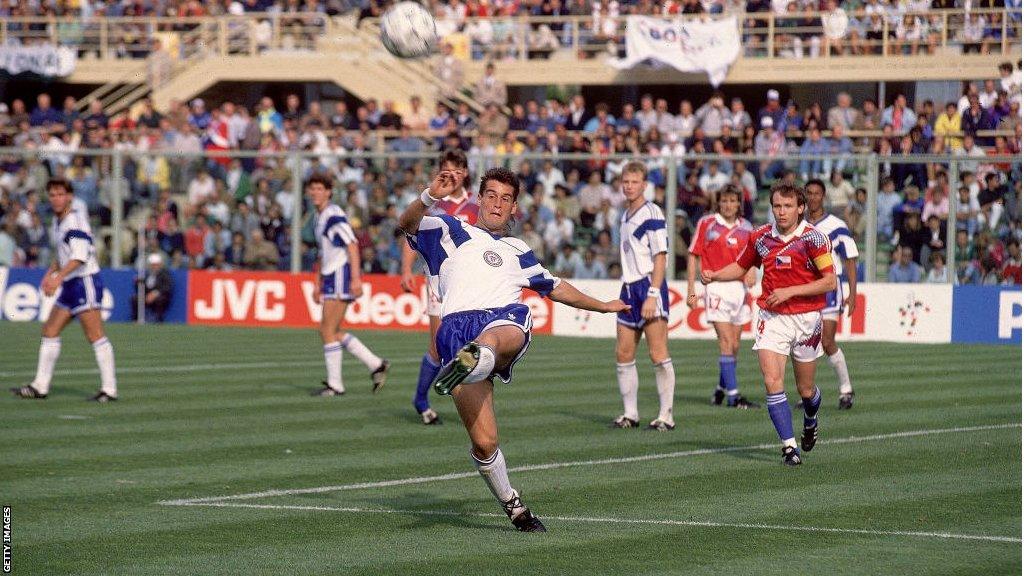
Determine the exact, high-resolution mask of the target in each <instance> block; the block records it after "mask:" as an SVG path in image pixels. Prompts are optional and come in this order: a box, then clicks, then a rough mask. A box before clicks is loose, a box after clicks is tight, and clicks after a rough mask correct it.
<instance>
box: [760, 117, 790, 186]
mask: <svg viewBox="0 0 1024 576" xmlns="http://www.w3.org/2000/svg"><path fill="white" fill-rule="evenodd" d="M785 149H786V137H785V136H783V134H782V132H779V131H778V130H776V129H775V122H773V121H772V117H771V116H763V117H761V131H760V132H758V133H757V136H756V137H755V138H754V154H757V156H758V157H760V158H762V160H761V163H760V165H759V168H760V170H759V172H760V176H761V183H762V184H766V183H770V182H771V181H772V180H774V179H775V178H776V177H778V176H779V174H781V173H782V171H783V170H784V169H785V164H783V162H782V161H781V160H770V159H771V158H774V157H775V156H777V155H779V154H781V153H782V152H784V151H785Z"/></svg>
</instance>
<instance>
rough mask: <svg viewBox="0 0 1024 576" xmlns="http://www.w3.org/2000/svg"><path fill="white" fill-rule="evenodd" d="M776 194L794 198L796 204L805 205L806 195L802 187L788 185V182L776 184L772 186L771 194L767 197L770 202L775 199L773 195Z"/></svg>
mask: <svg viewBox="0 0 1024 576" xmlns="http://www.w3.org/2000/svg"><path fill="white" fill-rule="evenodd" d="M776 194H778V195H779V196H782V197H783V198H796V205H797V206H806V205H807V195H806V194H804V191H803V189H802V188H799V187H797V186H790V185H789V184H776V185H774V186H772V194H771V196H770V197H769V198H770V200H771V201H772V202H774V201H775V195H776Z"/></svg>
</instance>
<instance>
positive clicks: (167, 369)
mask: <svg viewBox="0 0 1024 576" xmlns="http://www.w3.org/2000/svg"><path fill="white" fill-rule="evenodd" d="M413 363H414V362H413V361H412V360H391V364H392V365H402V364H413ZM323 365H324V361H323V360H316V361H313V360H310V361H291V362H234V363H231V362H227V363H220V364H191V365H180V364H179V365H171V366H124V367H118V369H117V373H118V374H177V373H186V372H211V371H217V370H243V369H247V368H248V369H262V368H282V367H283V368H289V367H290V368H305V367H315V366H323ZM99 373H100V371H99V369H97V368H73V369H67V370H56V371H54V375H56V376H89V375H93V374H99ZM25 376H35V371H26V370H10V371H6V372H0V378H20V377H25Z"/></svg>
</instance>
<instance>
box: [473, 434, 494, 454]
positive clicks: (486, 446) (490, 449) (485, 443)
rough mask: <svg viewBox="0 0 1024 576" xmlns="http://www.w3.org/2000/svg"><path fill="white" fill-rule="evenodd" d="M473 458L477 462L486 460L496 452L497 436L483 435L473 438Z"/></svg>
mask: <svg viewBox="0 0 1024 576" xmlns="http://www.w3.org/2000/svg"><path fill="white" fill-rule="evenodd" d="M472 442H473V456H475V457H476V459H477V460H486V459H488V458H490V457H491V455H492V454H494V453H495V452H497V450H498V435H497V434H494V435H490V434H488V435H484V436H482V437H477V438H473V440H472Z"/></svg>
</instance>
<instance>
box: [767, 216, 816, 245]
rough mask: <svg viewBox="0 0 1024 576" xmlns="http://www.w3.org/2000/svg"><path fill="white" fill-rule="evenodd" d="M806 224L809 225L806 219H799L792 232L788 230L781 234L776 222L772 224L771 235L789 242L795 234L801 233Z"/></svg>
mask: <svg viewBox="0 0 1024 576" xmlns="http://www.w3.org/2000/svg"><path fill="white" fill-rule="evenodd" d="M808 226H810V225H809V224H808V223H807V220H801V221H800V223H799V224H797V225H796V228H794V229H793V231H792V232H790V233H789V234H787V235H785V236H783V235H782V234H780V233H779V225H778V224H774V225H773V226H772V236H774V237H776V238H778V239H779V240H782V241H783V242H789V241H790V240H792V239H793V238H796V237H797V236H799V235H801V234H803V233H804V231H805V230H806V229H807V227H808Z"/></svg>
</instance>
